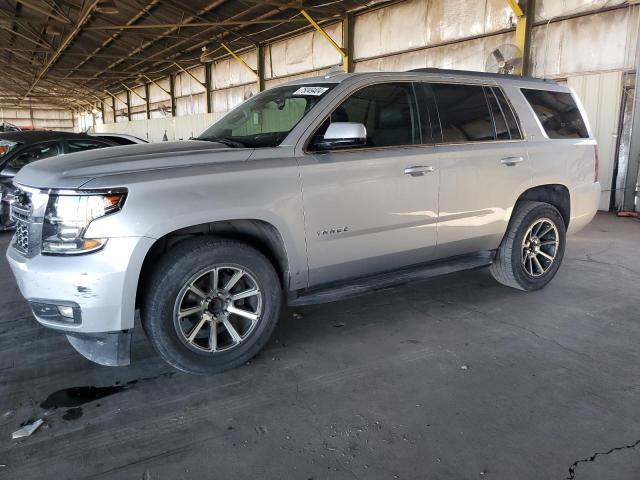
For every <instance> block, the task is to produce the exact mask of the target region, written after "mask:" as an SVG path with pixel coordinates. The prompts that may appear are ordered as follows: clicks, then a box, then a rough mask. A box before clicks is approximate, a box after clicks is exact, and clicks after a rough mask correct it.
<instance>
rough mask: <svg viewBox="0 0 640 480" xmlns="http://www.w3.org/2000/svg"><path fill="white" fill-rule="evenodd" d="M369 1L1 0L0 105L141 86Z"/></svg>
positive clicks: (69, 102) (90, 97)
mask: <svg viewBox="0 0 640 480" xmlns="http://www.w3.org/2000/svg"><path fill="white" fill-rule="evenodd" d="M379 3H384V2H381V1H373V2H372V1H367V0H344V1H334V0H309V1H286V0H280V1H278V0H213V1H211V0H189V1H184V0H182V1H181V0H84V1H81V0H20V1H15V0H0V69H1V71H2V72H3V74H2V75H1V76H0V104H2V105H5V106H6V105H25V104H27V103H29V102H33V103H40V104H41V103H50V104H59V105H64V106H66V107H68V108H74V106H75V105H77V102H79V101H82V102H84V103H86V102H95V101H96V99H97V97H104V93H105V89H115V90H122V88H123V85H122V84H123V83H124V84H126V85H128V86H133V85H136V84H140V78H143V77H141V75H146V76H148V77H151V78H154V77H156V78H157V77H161V76H166V75H167V74H170V73H173V72H176V71H178V70H179V69H180V67H182V68H188V67H190V66H194V65H198V64H200V57H201V54H202V48H203V47H207V52H208V53H207V54H208V56H209V57H212V58H214V59H215V58H222V57H224V56H227V55H228V52H227V51H226V50H225V49H224V47H223V44H224V45H226V46H228V47H230V48H231V49H232V50H234V51H242V50H243V49H247V48H254V47H255V45H256V44H258V43H264V42H267V41H270V40H273V39H276V38H280V37H283V36H287V35H291V34H293V33H295V32H297V31H299V30H302V29H308V28H310V26H309V23H308V22H307V20H305V18H304V17H303V16H302V15H301V14H300V9H305V10H306V11H307V12H308V13H309V14H310V15H311V16H312V17H313V18H314V19H315V20H316V21H318V22H319V23H322V22H331V21H335V20H337V19H339V18H340V17H342V16H344V15H345V13H346V12H348V11H355V10H362V9H366V8H368V7H371V6H372V5H373V4H379Z"/></svg>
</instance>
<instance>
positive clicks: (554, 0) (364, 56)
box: [97, 0, 640, 208]
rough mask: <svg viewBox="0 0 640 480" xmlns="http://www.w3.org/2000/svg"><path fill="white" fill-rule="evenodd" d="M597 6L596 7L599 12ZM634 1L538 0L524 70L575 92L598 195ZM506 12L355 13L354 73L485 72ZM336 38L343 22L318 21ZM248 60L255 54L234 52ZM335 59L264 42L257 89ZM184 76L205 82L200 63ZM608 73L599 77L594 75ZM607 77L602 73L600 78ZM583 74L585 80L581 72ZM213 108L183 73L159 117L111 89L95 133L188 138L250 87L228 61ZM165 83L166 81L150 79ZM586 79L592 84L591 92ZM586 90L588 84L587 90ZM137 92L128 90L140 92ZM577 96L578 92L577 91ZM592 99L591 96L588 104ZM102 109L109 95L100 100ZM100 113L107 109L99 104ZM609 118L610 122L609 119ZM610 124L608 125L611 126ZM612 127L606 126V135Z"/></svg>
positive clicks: (637, 13) (426, 7) (424, 2)
mask: <svg viewBox="0 0 640 480" xmlns="http://www.w3.org/2000/svg"><path fill="white" fill-rule="evenodd" d="M598 10H601V11H598ZM639 20H640V5H633V6H632V5H629V4H628V2H627V1H626V0H537V2H536V15H535V19H534V27H533V29H532V49H531V56H532V70H533V74H534V75H535V76H540V77H547V78H556V79H559V80H567V79H569V83H570V84H571V85H572V86H575V87H576V88H577V89H578V90H579V91H580V93H581V96H582V97H583V98H586V97H589V98H586V99H587V100H588V101H586V102H585V103H586V104H587V109H588V110H589V113H590V114H591V116H592V122H593V123H594V124H595V125H596V126H597V128H596V129H595V131H596V134H597V136H598V140H599V141H600V143H601V145H602V146H603V147H602V150H603V163H602V168H601V178H602V181H603V184H604V188H605V190H607V192H606V193H604V194H603V201H602V202H601V208H607V207H608V204H607V201H606V198H607V195H608V194H609V192H608V191H609V190H610V188H611V187H612V183H613V179H612V176H613V170H614V163H615V142H614V141H613V140H612V138H613V139H614V137H612V134H614V133H615V134H617V119H618V118H619V116H620V105H621V95H622V90H621V89H622V84H621V75H622V72H628V71H631V70H633V69H634V58H635V49H636V45H637V42H638V40H637V39H638V34H639V31H638V25H639ZM514 26H515V17H514V14H513V12H512V11H511V8H510V7H509V5H508V3H507V0H407V1H405V2H400V3H396V4H393V5H391V6H387V7H384V8H379V9H377V10H373V11H370V12H367V13H364V14H361V15H358V16H356V19H355V23H354V52H353V53H352V57H353V60H354V64H355V71H358V72H359V71H390V70H396V71H402V70H408V69H411V68H419V67H440V68H453V69H467V70H484V63H485V59H486V58H487V56H488V55H489V54H490V52H491V51H492V50H493V49H494V48H495V47H497V46H498V45H501V44H503V43H513V42H514V32H513V29H514ZM326 30H327V31H328V33H329V34H330V35H331V37H332V38H333V39H334V40H335V41H336V42H337V43H338V44H341V43H342V23H341V22H338V23H335V24H333V25H329V26H327V27H326ZM242 57H243V59H244V60H245V61H246V62H247V63H248V64H249V65H251V66H253V67H255V66H256V52H255V51H252V52H248V53H245V54H243V55H242ZM340 62H341V58H340V55H339V54H338V53H337V52H336V51H335V50H334V49H332V48H331V46H330V45H329V43H328V42H327V41H326V40H325V39H324V38H322V36H320V35H319V34H318V33H317V32H315V31H313V32H308V33H304V34H302V35H298V36H295V37H292V38H289V39H286V40H281V41H278V42H275V43H273V44H270V45H267V46H266V47H265V77H266V86H267V87H272V86H274V85H277V84H279V83H283V82H286V81H289V80H291V79H295V78H300V77H309V76H314V75H322V74H324V73H325V72H326V71H327V70H328V68H329V67H331V66H332V65H338V64H340ZM191 73H192V74H193V75H194V76H195V77H197V78H198V79H200V80H202V81H204V69H203V68H202V67H201V68H196V69H194V70H192V71H191ZM605 73H607V75H603V74H605ZM609 73H610V74H609ZM585 75H586V76H585ZM212 77H213V92H212V104H213V112H214V113H211V114H207V113H206V110H207V109H206V100H205V92H204V88H203V87H202V85H201V84H200V83H198V82H196V81H195V80H194V79H193V78H191V77H190V76H189V75H187V74H185V73H181V74H179V75H177V77H176V95H177V96H178V99H177V116H176V117H170V116H169V117H167V114H166V112H167V111H168V110H169V105H170V102H169V100H168V97H167V95H166V93H165V92H163V91H162V89H160V88H158V87H157V86H155V85H153V84H152V85H151V86H150V93H151V96H150V97H151V102H152V104H151V120H147V119H146V112H145V110H144V102H143V101H142V99H141V98H139V97H137V96H136V95H133V94H132V95H131V101H132V105H133V107H132V112H133V113H132V120H133V121H131V122H126V110H125V108H124V106H125V103H124V100H125V98H126V94H125V93H124V92H123V93H120V94H118V95H117V96H118V98H119V99H120V100H121V101H118V107H117V110H118V111H117V112H116V113H117V115H118V123H117V124H114V123H113V113H112V112H107V114H106V118H105V120H106V122H108V123H107V124H105V125H98V126H97V129H98V130H99V131H110V132H118V131H119V132H127V133H132V134H135V135H139V136H142V137H145V138H148V139H150V140H153V141H159V140H162V139H163V138H167V139H169V140H173V139H180V138H188V137H190V136H195V135H197V134H198V133H200V132H201V131H202V130H204V129H205V128H206V127H207V126H208V125H209V124H210V123H212V122H213V121H215V120H217V119H218V118H220V117H221V116H222V115H223V114H224V113H225V112H227V111H228V110H230V109H231V108H233V107H234V106H236V105H237V104H239V103H240V102H242V101H243V100H244V99H246V98H247V97H248V96H249V95H252V94H254V93H256V92H257V85H256V82H255V77H254V75H253V74H252V73H251V72H250V71H249V70H247V69H246V68H244V67H243V66H242V65H241V64H240V63H239V62H237V61H235V60H234V59H225V60H222V61H220V62H216V63H215V64H214V65H213V68H212ZM159 83H160V84H161V85H162V86H163V88H164V89H166V90H168V89H169V81H168V80H166V79H165V80H162V81H160V82H159ZM594 85H598V86H599V87H598V88H596V87H594ZM594 88H596V89H595V90H594ZM143 90H144V88H143V87H139V89H136V91H138V93H139V94H140V96H141V97H144V91H143ZM583 92H584V93H583ZM592 95H596V96H597V97H598V98H600V97H601V96H603V98H601V99H600V100H598V101H597V102H595V103H594V100H593V97H592ZM106 104H107V105H111V101H110V99H108V101H107V102H106ZM107 110H109V109H107ZM612 122H613V123H612ZM613 127H615V128H613ZM614 130H615V132H614Z"/></svg>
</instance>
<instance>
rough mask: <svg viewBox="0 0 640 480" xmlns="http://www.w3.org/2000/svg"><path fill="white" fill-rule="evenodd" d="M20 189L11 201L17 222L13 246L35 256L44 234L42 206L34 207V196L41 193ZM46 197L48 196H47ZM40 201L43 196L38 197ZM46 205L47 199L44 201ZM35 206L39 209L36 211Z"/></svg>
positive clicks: (12, 213)
mask: <svg viewBox="0 0 640 480" xmlns="http://www.w3.org/2000/svg"><path fill="white" fill-rule="evenodd" d="M26 190H27V191H25V190H22V189H18V190H17V191H16V193H15V196H14V198H13V202H12V203H11V218H12V220H14V221H15V222H16V232H15V235H14V237H13V247H14V248H15V249H16V250H18V251H19V252H20V253H22V254H23V255H25V256H27V257H29V258H30V257H33V256H35V255H37V254H38V253H39V251H40V237H41V236H42V221H41V220H40V217H41V215H42V214H41V213H39V210H40V209H41V208H38V207H34V198H36V197H35V196H37V195H38V194H39V193H38V191H35V192H34V191H32V190H31V189H26ZM45 198H46V197H45ZM37 200H38V202H39V203H43V201H44V200H43V198H40V197H37ZM44 205H46V201H44ZM34 208H36V209H38V211H37V212H34Z"/></svg>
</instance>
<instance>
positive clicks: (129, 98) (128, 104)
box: [126, 90, 131, 121]
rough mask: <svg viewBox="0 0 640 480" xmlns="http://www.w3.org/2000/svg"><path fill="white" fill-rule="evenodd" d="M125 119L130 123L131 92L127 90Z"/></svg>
mask: <svg viewBox="0 0 640 480" xmlns="http://www.w3.org/2000/svg"><path fill="white" fill-rule="evenodd" d="M126 93H127V119H128V120H129V121H131V91H130V90H127V91H126Z"/></svg>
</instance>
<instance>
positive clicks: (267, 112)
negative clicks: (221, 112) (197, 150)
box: [198, 84, 335, 148]
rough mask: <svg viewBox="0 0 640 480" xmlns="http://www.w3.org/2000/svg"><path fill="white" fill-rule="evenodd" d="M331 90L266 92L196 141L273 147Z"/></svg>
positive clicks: (300, 87)
mask: <svg viewBox="0 0 640 480" xmlns="http://www.w3.org/2000/svg"><path fill="white" fill-rule="evenodd" d="M334 86H335V85H334V84H319V85H289V86H284V87H276V88H273V89H271V90H267V91H266V92H263V93H261V94H260V95H257V96H255V97H252V98H250V99H249V100H247V101H246V102H244V103H242V104H241V105H239V106H238V107H236V108H235V109H234V110H232V111H231V112H230V113H229V114H228V115H226V116H225V117H224V118H222V119H221V120H220V121H218V122H216V123H214V124H213V125H212V126H211V127H209V128H208V129H207V130H205V132H204V133H202V135H200V136H199V137H198V140H209V141H214V142H221V143H224V144H225V145H227V146H230V147H251V148H261V147H277V146H278V145H280V143H282V141H283V140H284V139H285V138H286V136H287V135H288V134H289V132H290V131H291V130H293V128H294V127H295V126H296V125H297V124H298V122H300V120H302V118H303V117H304V116H305V115H306V114H307V113H308V112H309V111H310V110H311V109H312V108H313V107H314V106H315V105H316V104H317V103H318V102H319V101H320V99H322V98H323V97H324V96H325V95H326V94H327V93H328V92H329V91H330V90H331V89H332V88H333V87H334Z"/></svg>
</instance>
